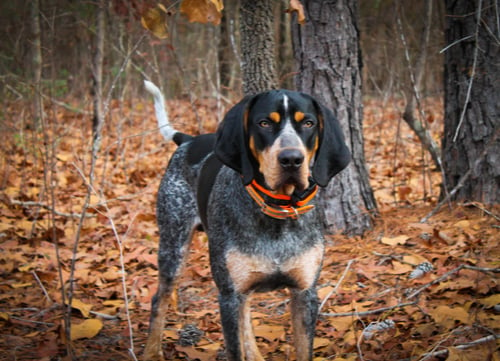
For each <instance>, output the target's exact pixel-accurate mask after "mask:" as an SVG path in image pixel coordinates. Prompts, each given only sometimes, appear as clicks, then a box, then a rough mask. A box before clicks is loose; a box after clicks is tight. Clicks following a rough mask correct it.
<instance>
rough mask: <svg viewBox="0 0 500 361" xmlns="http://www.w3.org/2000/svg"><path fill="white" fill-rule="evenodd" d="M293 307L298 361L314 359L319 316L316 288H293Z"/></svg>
mask: <svg viewBox="0 0 500 361" xmlns="http://www.w3.org/2000/svg"><path fill="white" fill-rule="evenodd" d="M291 307H292V323H293V336H294V343H295V350H296V353H297V361H309V360H312V351H313V340H314V333H315V329H316V320H317V318H318V296H317V293H316V288H314V287H312V288H309V289H306V290H293V291H292V302H291Z"/></svg>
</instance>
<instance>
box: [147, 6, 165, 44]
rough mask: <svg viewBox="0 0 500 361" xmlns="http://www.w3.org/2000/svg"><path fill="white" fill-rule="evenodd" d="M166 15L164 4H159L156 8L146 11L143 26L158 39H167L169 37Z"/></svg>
mask: <svg viewBox="0 0 500 361" xmlns="http://www.w3.org/2000/svg"><path fill="white" fill-rule="evenodd" d="M166 14H167V9H165V7H164V6H163V5H162V4H157V5H156V7H154V8H150V9H148V10H146V12H145V13H144V15H143V16H142V17H141V24H142V26H143V27H144V29H146V30H149V31H151V32H152V33H153V35H154V36H156V37H157V38H159V39H165V38H167V37H168V26H167V18H166V16H165V15H166Z"/></svg>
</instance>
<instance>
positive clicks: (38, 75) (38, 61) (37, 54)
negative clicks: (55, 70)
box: [31, 0, 43, 128]
mask: <svg viewBox="0 0 500 361" xmlns="http://www.w3.org/2000/svg"><path fill="white" fill-rule="evenodd" d="M31 31H32V36H33V38H32V51H33V57H32V66H33V88H34V94H33V125H34V127H35V128H38V127H39V126H40V121H41V119H42V116H43V114H42V113H43V109H42V89H41V83H42V45H41V44H42V41H41V37H42V31H41V28H40V1H39V0H33V1H32V2H31Z"/></svg>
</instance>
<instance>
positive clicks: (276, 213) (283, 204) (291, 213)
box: [245, 179, 318, 219]
mask: <svg viewBox="0 0 500 361" xmlns="http://www.w3.org/2000/svg"><path fill="white" fill-rule="evenodd" d="M310 183H311V185H310V186H309V188H307V189H306V190H304V191H303V192H302V193H300V194H298V193H296V192H294V193H293V194H292V195H291V196H287V195H284V194H273V193H271V192H270V191H269V190H268V189H266V188H264V187H263V186H261V185H260V184H258V183H257V181H256V180H255V179H254V180H252V182H251V183H250V184H249V185H247V186H245V188H246V190H247V192H248V194H249V195H250V197H252V199H253V200H254V201H255V202H256V203H257V204H258V205H259V206H260V207H261V210H262V212H263V213H264V214H265V215H268V216H269V217H272V218H276V219H287V218H291V219H297V218H299V215H301V214H304V213H307V212H309V211H310V210H312V209H313V208H314V205H312V204H308V203H309V202H310V201H311V200H312V199H313V198H314V196H315V195H316V193H317V192H318V185H317V184H316V183H314V182H312V180H311V181H310Z"/></svg>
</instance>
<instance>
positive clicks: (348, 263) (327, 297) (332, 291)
mask: <svg viewBox="0 0 500 361" xmlns="http://www.w3.org/2000/svg"><path fill="white" fill-rule="evenodd" d="M354 262H355V260H353V259H351V260H350V261H349V262H347V266H346V267H345V270H344V273H342V276H340V278H339V280H338V282H337V284H336V285H335V288H334V289H333V290H331V291H330V292H329V293H328V294H327V295H326V296H325V298H323V301H321V305H320V306H319V309H318V312H321V309H322V308H323V306H324V305H325V303H326V301H328V299H329V298H330V297H331V296H332V295H333V294H334V293H337V290H338V289H339V287H340V284H341V283H342V282H343V281H344V278H345V276H346V274H347V272H349V269H350V268H351V265H352V264H353V263H354Z"/></svg>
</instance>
